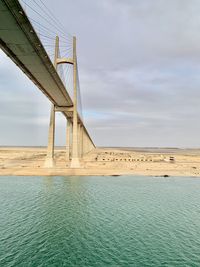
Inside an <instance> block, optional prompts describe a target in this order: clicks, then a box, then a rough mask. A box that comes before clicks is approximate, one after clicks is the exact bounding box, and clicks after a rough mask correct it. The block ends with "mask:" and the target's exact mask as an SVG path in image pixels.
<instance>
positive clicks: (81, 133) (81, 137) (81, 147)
mask: <svg viewBox="0 0 200 267" xmlns="http://www.w3.org/2000/svg"><path fill="white" fill-rule="evenodd" d="M80 130H81V132H80V157H81V158H82V157H83V125H81V129H80Z"/></svg>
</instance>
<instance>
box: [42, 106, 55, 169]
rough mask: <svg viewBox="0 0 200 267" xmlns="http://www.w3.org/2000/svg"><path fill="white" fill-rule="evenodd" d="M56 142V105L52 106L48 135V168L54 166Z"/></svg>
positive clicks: (46, 161) (46, 163) (46, 162)
mask: <svg viewBox="0 0 200 267" xmlns="http://www.w3.org/2000/svg"><path fill="white" fill-rule="evenodd" d="M54 142H55V107H54V105H53V104H52V106H51V115H50V122H49V136H48V148H47V157H46V160H45V164H44V166H45V167H47V168H51V167H54V165H55V164H54Z"/></svg>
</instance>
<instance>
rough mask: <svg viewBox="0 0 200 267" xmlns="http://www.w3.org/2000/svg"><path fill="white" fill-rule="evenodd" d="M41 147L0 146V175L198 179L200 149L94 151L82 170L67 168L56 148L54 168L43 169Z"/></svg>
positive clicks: (86, 157)
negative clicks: (184, 177)
mask: <svg viewBox="0 0 200 267" xmlns="http://www.w3.org/2000/svg"><path fill="white" fill-rule="evenodd" d="M45 158H46V148H44V147H0V176H6V175H7V176H17V175H20V176H119V175H139V176H159V177H164V176H166V177H167V176H191V177H200V149H171V150H170V149H167V148H165V149H162V148H161V149H157V148H155V149H152V148H151V149H144V148H137V149H134V148H130V149H127V148H96V149H94V150H92V151H91V152H89V153H88V154H86V155H84V157H83V158H82V159H81V161H80V164H81V167H80V168H78V169H72V168H70V162H66V160H65V149H64V148H56V150H55V164H56V166H55V167H54V168H44V162H45Z"/></svg>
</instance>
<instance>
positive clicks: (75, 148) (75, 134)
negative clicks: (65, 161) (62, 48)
mask: <svg viewBox="0 0 200 267" xmlns="http://www.w3.org/2000/svg"><path fill="white" fill-rule="evenodd" d="M73 86H74V98H73V102H74V106H73V133H72V160H71V168H80V161H79V155H78V114H77V58H76V37H73Z"/></svg>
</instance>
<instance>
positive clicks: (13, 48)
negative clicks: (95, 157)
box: [0, 0, 95, 168]
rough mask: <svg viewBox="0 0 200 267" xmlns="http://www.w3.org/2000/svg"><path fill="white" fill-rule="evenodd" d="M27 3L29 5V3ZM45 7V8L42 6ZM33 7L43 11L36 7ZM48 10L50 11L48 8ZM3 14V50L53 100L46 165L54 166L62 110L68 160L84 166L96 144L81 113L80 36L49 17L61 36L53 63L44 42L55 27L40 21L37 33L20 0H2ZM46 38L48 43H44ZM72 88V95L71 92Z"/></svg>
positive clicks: (0, 38) (0, 31) (0, 39)
mask: <svg viewBox="0 0 200 267" xmlns="http://www.w3.org/2000/svg"><path fill="white" fill-rule="evenodd" d="M27 6H29V4H28V3H27ZM41 8H43V9H44V7H42V6H41ZM46 8H47V7H46ZM31 9H32V10H33V11H35V12H39V11H38V10H34V9H33V8H32V7H31ZM45 11H46V12H47V11H48V9H47V10H46V9H45ZM47 14H48V13H47ZM0 17H1V29H0V47H1V49H2V50H3V51H4V52H5V53H6V54H7V55H8V56H9V57H10V58H11V60H12V61H13V62H14V63H15V64H16V65H17V66H18V67H19V68H20V69H21V70H22V71H23V72H24V73H25V74H26V75H27V76H28V77H29V78H30V79H31V81H32V82H33V83H34V84H35V85H36V86H37V88H38V89H39V90H41V91H42V92H43V93H44V94H45V95H46V96H47V97H48V99H49V100H50V101H51V103H52V106H51V113H50V123H49V136H48V148H47V157H46V161H45V167H47V168H49V167H53V166H54V139H55V112H62V113H63V115H64V116H65V118H66V120H67V130H66V161H69V160H71V165H70V166H71V168H78V167H80V159H81V158H82V156H83V155H84V154H86V153H88V152H89V151H91V150H92V149H94V148H95V145H94V143H93V141H92V139H91V137H90V135H89V133H88V131H87V129H86V127H85V125H84V122H83V118H82V115H81V114H82V108H81V95H80V85H79V75H78V64H77V54H76V37H73V36H71V35H70V34H67V35H66V36H65V35H64V33H63V31H61V30H60V28H59V26H58V25H59V24H58V21H57V19H54V20H52V18H51V20H50V19H49V18H48V17H47V19H46V21H48V20H49V24H50V28H52V25H53V26H55V29H56V32H60V34H59V35H60V38H59V37H58V36H56V38H55V47H54V55H53V57H54V58H53V60H52V61H53V62H52V61H51V59H50V55H49V54H48V53H47V51H46V49H45V44H43V43H45V42H46V40H47V39H48V38H50V39H52V37H48V36H47V35H48V33H49V31H50V30H51V29H48V28H47V26H46V25H45V26H42V24H40V22H36V23H39V24H40V32H39V33H37V32H36V30H35V27H33V25H32V23H31V21H30V18H29V17H28V16H27V14H26V12H25V11H24V9H23V7H22V6H21V4H20V3H19V1H18V0H9V1H8V0H2V1H1V2H0ZM32 21H34V20H32ZM52 21H54V22H55V23H54V22H53V23H52ZM41 29H42V30H41ZM54 36H55V35H54ZM43 40H44V41H45V42H42V41H43ZM60 40H62V41H60ZM60 42H64V45H60ZM46 46H47V47H48V45H46ZM49 46H50V45H49ZM63 47H64V49H63ZM63 53H64V56H63V55H62V54H63ZM63 64H65V65H66V66H67V70H68V72H65V73H64V72H63V68H62V66H63ZM70 87H71V88H72V92H73V94H72V96H70V94H69V92H68V91H69V89H70ZM66 88H67V89H68V90H67V89H66ZM30 108H31V107H30Z"/></svg>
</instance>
